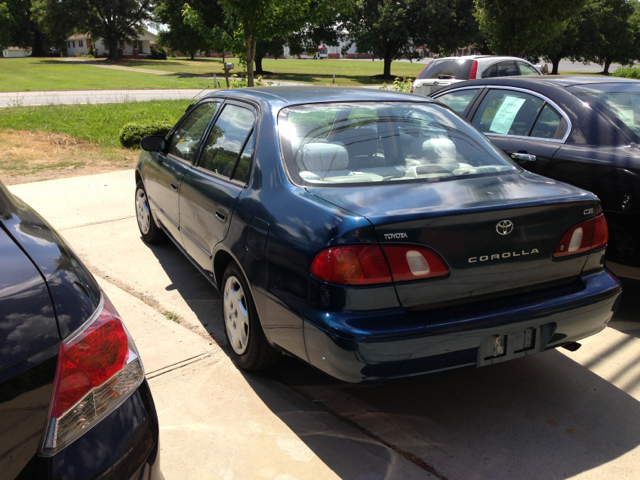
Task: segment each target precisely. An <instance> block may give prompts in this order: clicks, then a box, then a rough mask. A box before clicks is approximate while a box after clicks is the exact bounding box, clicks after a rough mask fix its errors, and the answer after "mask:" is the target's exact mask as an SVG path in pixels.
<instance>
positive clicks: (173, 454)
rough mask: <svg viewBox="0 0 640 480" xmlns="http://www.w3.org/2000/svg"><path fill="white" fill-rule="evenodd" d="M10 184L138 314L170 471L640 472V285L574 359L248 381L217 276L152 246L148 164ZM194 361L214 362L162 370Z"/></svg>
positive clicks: (461, 475) (528, 475)
mask: <svg viewBox="0 0 640 480" xmlns="http://www.w3.org/2000/svg"><path fill="white" fill-rule="evenodd" d="M10 189H11V190H12V191H13V192H14V193H17V194H18V195H20V196H21V197H22V198H23V199H24V200H26V201H27V202H29V203H31V204H32V205H33V206H34V207H35V208H36V209H38V210H39V211H40V212H41V213H42V214H43V215H45V216H46V217H47V218H48V220H49V221H50V222H51V223H52V224H53V225H54V226H55V227H56V228H58V229H59V230H60V233H61V234H62V235H63V236H64V237H65V238H66V239H67V240H68V241H69V242H70V243H71V245H72V246H73V247H74V249H75V250H76V251H77V252H78V253H79V255H80V256H81V257H82V258H83V260H84V261H85V262H86V263H87V264H88V265H89V267H90V268H91V269H92V271H93V272H94V273H95V274H96V275H98V276H99V277H100V278H101V282H102V285H103V286H104V288H105V289H107V292H108V294H109V295H111V296H112V298H113V299H114V302H115V303H116V306H117V307H118V309H120V310H122V312H121V313H123V315H124V316H125V320H126V322H127V324H128V325H130V328H131V330H132V331H133V335H134V338H135V340H136V341H137V342H138V344H139V347H140V350H141V354H142V358H143V360H144V361H145V364H146V368H147V372H154V373H152V374H150V375H149V376H150V377H151V380H150V384H151V388H152V391H153V394H154V396H155V399H156V404H157V405H158V410H159V413H160V422H161V425H162V433H161V435H162V438H161V441H162V445H163V450H162V464H163V470H164V471H165V474H166V476H167V480H171V479H172V478H180V479H183V478H184V479H189V478H194V479H195V478H218V476H219V478H234V479H238V478H242V479H243V478H251V479H253V478H273V479H276V478H281V479H289V480H293V479H294V478H298V479H303V478H319V479H323V478H346V479H353V480H363V479H402V478H441V479H443V478H447V479H449V480H457V479H460V480H463V479H464V480H466V479H487V480H489V479H491V480H493V479H528V480H529V479H544V480H549V479H551V480H556V479H557V480H561V479H566V478H569V477H571V478H579V479H598V480H600V479H619V478H638V474H639V472H640V467H638V465H639V460H640V429H639V428H638V425H640V338H638V337H639V336H640V321H639V312H640V287H638V286H637V284H635V285H633V284H630V285H626V286H625V289H626V293H625V295H624V296H623V303H622V307H621V309H620V311H619V312H618V314H617V315H616V317H615V320H614V322H612V324H611V327H612V328H607V329H606V330H605V331H603V332H601V333H600V334H598V335H596V336H594V337H591V338H589V339H586V340H584V341H583V342H582V344H583V346H582V348H581V349H580V350H578V351H577V352H573V353H571V352H568V351H566V350H558V351H550V352H545V353H542V354H540V355H537V356H533V357H527V358H522V359H518V360H515V361H512V362H508V363H504V364H498V365H495V366H491V367H484V368H481V369H470V370H463V371H452V372H448V373H441V374H436V375H431V376H426V377H422V378H419V379H413V380H408V381H404V382H396V383H393V384H387V385H366V386H363V385H349V384H344V383H340V382H337V381H334V380H332V379H331V378H328V377H326V376H325V375H323V374H321V373H319V372H317V371H315V370H314V369H312V368H310V367H309V366H307V365H305V364H303V363H301V362H298V361H296V360H294V359H291V358H286V359H285V360H284V361H283V362H282V363H281V364H280V365H279V366H278V367H277V368H275V369H274V370H273V371H271V372H270V373H268V374H259V375H248V374H243V373H240V372H238V371H237V370H236V369H235V368H234V367H233V365H232V364H231V362H230V361H229V359H228V358H227V357H226V355H225V354H224V349H221V348H219V347H218V345H220V346H224V343H225V341H224V334H223V330H222V321H221V318H220V315H219V310H220V301H219V296H218V295H217V293H216V292H215V291H214V290H213V288H212V287H211V285H210V284H209V283H208V282H207V281H206V280H205V279H204V278H203V277H202V276H201V275H200V274H199V273H198V271H197V270H196V269H195V268H194V267H193V266H192V265H191V264H190V263H189V261H188V260H187V259H186V258H185V257H184V256H183V255H182V254H181V253H180V252H179V251H178V250H177V249H176V248H175V247H174V246H172V245H171V244H164V245H159V246H153V247H149V246H147V245H145V244H144V243H143V242H142V241H141V240H140V236H139V233H138V231H137V226H136V222H135V218H134V209H133V172H132V171H123V172H115V173H109V174H100V175H94V176H89V177H76V178H70V179H62V180H54V181H47V182H38V183H34V184H26V185H16V186H12V187H10ZM139 298H142V299H144V301H145V302H146V304H144V303H142V302H141V301H139V300H138V299H139ZM147 304H149V305H153V306H154V307H155V310H151V308H150V307H149V306H147ZM163 311H170V312H173V313H175V314H177V315H179V316H180V318H181V324H180V325H177V324H175V323H173V322H171V321H170V320H167V319H166V318H164V317H163V316H161V315H160V313H158V312H163ZM139 317H140V318H139ZM156 330H157V332H156ZM154 332H156V333H155V334H154ZM198 335H199V336H198ZM205 339H209V340H208V341H207V340H205ZM203 342H204V343H203ZM209 342H211V343H212V345H209ZM189 355H191V356H194V355H195V356H198V358H201V357H202V359H201V360H198V361H197V362H196V363H193V364H190V365H189V366H188V368H187V367H185V368H180V369H178V370H176V371H173V372H170V373H167V374H166V375H161V376H157V377H155V375H156V374H158V375H160V374H161V373H162V372H165V371H166V370H170V368H169V366H170V365H172V364H173V363H176V362H183V363H184V361H185V360H186V359H187V358H189ZM183 363H179V365H183ZM187 363H188V362H187ZM171 368H172V367H171ZM154 377H155V378H154ZM313 400H316V401H317V402H313ZM234 473H235V476H233V475H234ZM278 475H282V476H280V477H279V476H278ZM286 475H289V476H286Z"/></svg>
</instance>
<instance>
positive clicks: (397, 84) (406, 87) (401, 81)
mask: <svg viewBox="0 0 640 480" xmlns="http://www.w3.org/2000/svg"><path fill="white" fill-rule="evenodd" d="M412 87H413V78H411V77H406V78H405V77H396V79H395V80H394V81H393V87H392V88H391V90H393V91H394V92H406V93H410V92H411V88H412ZM380 90H389V86H388V85H387V84H386V82H385V83H384V84H383V85H382V87H380Z"/></svg>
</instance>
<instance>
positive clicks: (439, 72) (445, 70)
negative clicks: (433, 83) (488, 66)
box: [418, 59, 473, 80]
mask: <svg viewBox="0 0 640 480" xmlns="http://www.w3.org/2000/svg"><path fill="white" fill-rule="evenodd" d="M472 65H473V60H468V59H467V60H433V61H432V62H431V63H430V64H429V65H427V67H426V68H425V69H424V70H423V71H422V72H421V73H420V75H418V79H419V80H421V79H423V78H456V79H458V80H469V74H470V73H471V66H472Z"/></svg>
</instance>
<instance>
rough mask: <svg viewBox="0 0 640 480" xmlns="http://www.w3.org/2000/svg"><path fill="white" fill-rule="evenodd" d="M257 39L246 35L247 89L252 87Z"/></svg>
mask: <svg viewBox="0 0 640 480" xmlns="http://www.w3.org/2000/svg"><path fill="white" fill-rule="evenodd" d="M256 43H257V39H256V38H255V37H254V36H253V35H247V40H246V45H247V54H246V55H247V87H253V61H254V59H255V56H256Z"/></svg>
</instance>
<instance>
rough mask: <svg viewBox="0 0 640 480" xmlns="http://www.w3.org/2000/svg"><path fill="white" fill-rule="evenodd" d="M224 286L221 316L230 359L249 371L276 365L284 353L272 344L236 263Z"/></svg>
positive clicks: (229, 267)
mask: <svg viewBox="0 0 640 480" xmlns="http://www.w3.org/2000/svg"><path fill="white" fill-rule="evenodd" d="M221 285H222V289H221V291H220V295H221V297H222V301H221V307H222V308H221V310H222V319H223V322H224V327H225V328H224V331H225V334H226V336H227V342H228V343H229V354H230V355H231V359H232V360H233V362H234V363H235V364H236V365H237V366H238V367H239V368H241V369H243V370H249V371H258V370H266V369H268V368H270V367H272V366H274V365H275V364H276V363H277V362H278V361H279V360H280V358H281V357H282V354H281V353H280V352H279V351H277V350H276V349H275V348H273V347H272V346H271V345H269V342H268V341H267V338H266V337H265V335H264V331H263V330H262V325H261V323H260V318H258V312H257V311H256V307H255V304H254V303H253V298H252V296H251V291H250V290H249V286H248V285H247V282H246V280H245V278H244V275H243V274H242V272H241V271H240V267H238V265H237V264H236V263H235V262H231V263H230V264H229V265H228V266H227V269H226V270H225V272H224V276H223V279H222V284H221Z"/></svg>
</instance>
